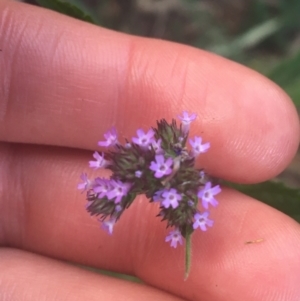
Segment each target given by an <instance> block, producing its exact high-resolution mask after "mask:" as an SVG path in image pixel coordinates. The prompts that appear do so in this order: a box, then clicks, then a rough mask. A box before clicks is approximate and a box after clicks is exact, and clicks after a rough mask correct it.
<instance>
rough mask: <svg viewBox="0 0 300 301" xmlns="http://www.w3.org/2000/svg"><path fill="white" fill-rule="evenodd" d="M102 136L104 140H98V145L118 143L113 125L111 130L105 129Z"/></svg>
mask: <svg viewBox="0 0 300 301" xmlns="http://www.w3.org/2000/svg"><path fill="white" fill-rule="evenodd" d="M104 138H105V139H106V140H105V141H99V142H98V145H99V146H106V147H108V146H114V145H116V144H117V143H118V137H117V131H116V128H115V127H113V128H111V130H109V131H107V132H106V133H105V134H104Z"/></svg>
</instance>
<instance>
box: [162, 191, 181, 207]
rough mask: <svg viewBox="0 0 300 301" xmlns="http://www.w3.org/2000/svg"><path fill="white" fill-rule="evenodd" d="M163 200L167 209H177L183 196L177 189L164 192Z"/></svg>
mask: <svg viewBox="0 0 300 301" xmlns="http://www.w3.org/2000/svg"><path fill="white" fill-rule="evenodd" d="M162 198H163V201H162V205H163V206H164V207H165V208H169V207H170V206H171V207H172V208H173V209H175V208H177V207H178V205H179V201H181V199H182V196H181V194H179V193H178V192H177V190H176V189H174V188H171V189H168V190H164V192H163V193H162Z"/></svg>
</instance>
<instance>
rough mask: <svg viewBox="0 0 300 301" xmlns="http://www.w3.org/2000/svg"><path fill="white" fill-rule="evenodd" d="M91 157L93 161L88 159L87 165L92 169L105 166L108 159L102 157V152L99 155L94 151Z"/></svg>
mask: <svg viewBox="0 0 300 301" xmlns="http://www.w3.org/2000/svg"><path fill="white" fill-rule="evenodd" d="M93 157H94V159H95V161H89V165H90V167H91V168H93V169H98V168H102V167H106V166H107V163H108V161H106V160H105V159H104V154H103V153H102V155H100V154H99V153H98V152H94V154H93Z"/></svg>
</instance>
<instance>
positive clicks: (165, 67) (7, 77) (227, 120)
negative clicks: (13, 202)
mask: <svg viewBox="0 0 300 301" xmlns="http://www.w3.org/2000/svg"><path fill="white" fill-rule="evenodd" d="M0 20H1V27H0V44H1V45H2V46H1V47H2V48H3V49H2V50H3V51H2V52H1V66H0V72H1V73H0V80H1V84H0V87H1V98H0V112H1V118H0V139H2V140H4V141H14V142H30V143H39V144H52V145H61V146H69V147H77V148H89V149H93V148H94V146H96V143H97V141H98V140H100V139H101V138H102V135H103V133H104V132H105V131H106V130H107V129H108V128H110V127H111V126H113V125H114V126H116V127H117V129H118V130H119V132H120V136H121V137H127V138H129V139H130V137H131V136H132V135H133V134H134V132H135V130H136V129H137V128H138V127H143V128H145V129H146V128H148V127H150V126H153V125H154V124H155V120H156V119H160V118H163V117H165V118H167V119H168V120H170V119H171V118H172V117H176V116H177V115H178V114H180V112H181V111H182V110H188V111H191V112H196V113H197V114H198V119H197V122H195V124H193V127H192V134H195V133H197V134H198V135H202V136H203V139H204V140H205V141H210V142H211V150H210V152H209V153H208V154H205V155H203V160H202V162H201V164H202V165H203V167H205V168H206V169H207V170H208V171H209V172H210V173H211V174H213V175H215V176H218V177H222V178H226V179H229V180H232V181H238V182H255V181H261V180H265V179H267V178H270V177H272V176H274V175H276V174H277V173H279V172H280V171H282V170H283V168H284V167H285V166H286V165H287V164H288V163H289V162H290V160H291V158H292V157H293V156H294V154H295V152H296V149H297V146H298V141H299V121H298V117H297V114H296V111H295V109H294V106H293V105H292V103H291V102H290V100H289V99H288V97H287V96H286V94H284V93H283V92H282V91H281V90H280V89H279V88H278V87H277V86H275V85H274V84H272V83H271V82H270V81H269V80H267V79H265V78H263V77H262V76H260V75H259V74H257V73H255V72H252V71H250V70H249V69H247V68H245V67H242V66H240V65H238V64H236V63H233V62H230V61H228V60H226V59H223V58H220V57H217V56H215V55H212V54H209V53H207V52H204V51H200V50H198V49H194V48H191V47H187V46H182V45H178V44H174V43H169V42H163V41H157V40H153V39H143V38H138V37H131V36H129V35H124V34H120V33H116V32H113V31H109V30H106V29H102V28H99V27H96V26H93V25H90V24H87V23H83V22H80V21H78V20H74V19H71V18H68V17H65V16H62V15H59V14H56V13H54V12H51V11H48V10H44V9H41V8H36V7H32V6H27V5H24V4H21V3H16V2H6V1H2V2H1V4H0Z"/></svg>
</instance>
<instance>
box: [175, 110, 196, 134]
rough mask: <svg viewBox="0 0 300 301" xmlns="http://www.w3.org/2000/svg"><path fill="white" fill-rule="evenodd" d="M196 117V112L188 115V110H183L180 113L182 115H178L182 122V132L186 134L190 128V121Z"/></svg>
mask: <svg viewBox="0 0 300 301" xmlns="http://www.w3.org/2000/svg"><path fill="white" fill-rule="evenodd" d="M196 117H197V114H195V113H192V114H191V115H189V113H188V112H186V111H184V112H183V113H182V116H178V118H179V119H180V120H181V122H182V130H183V132H184V134H187V133H188V131H189V130H190V124H191V122H192V121H194V120H195V119H196Z"/></svg>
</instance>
